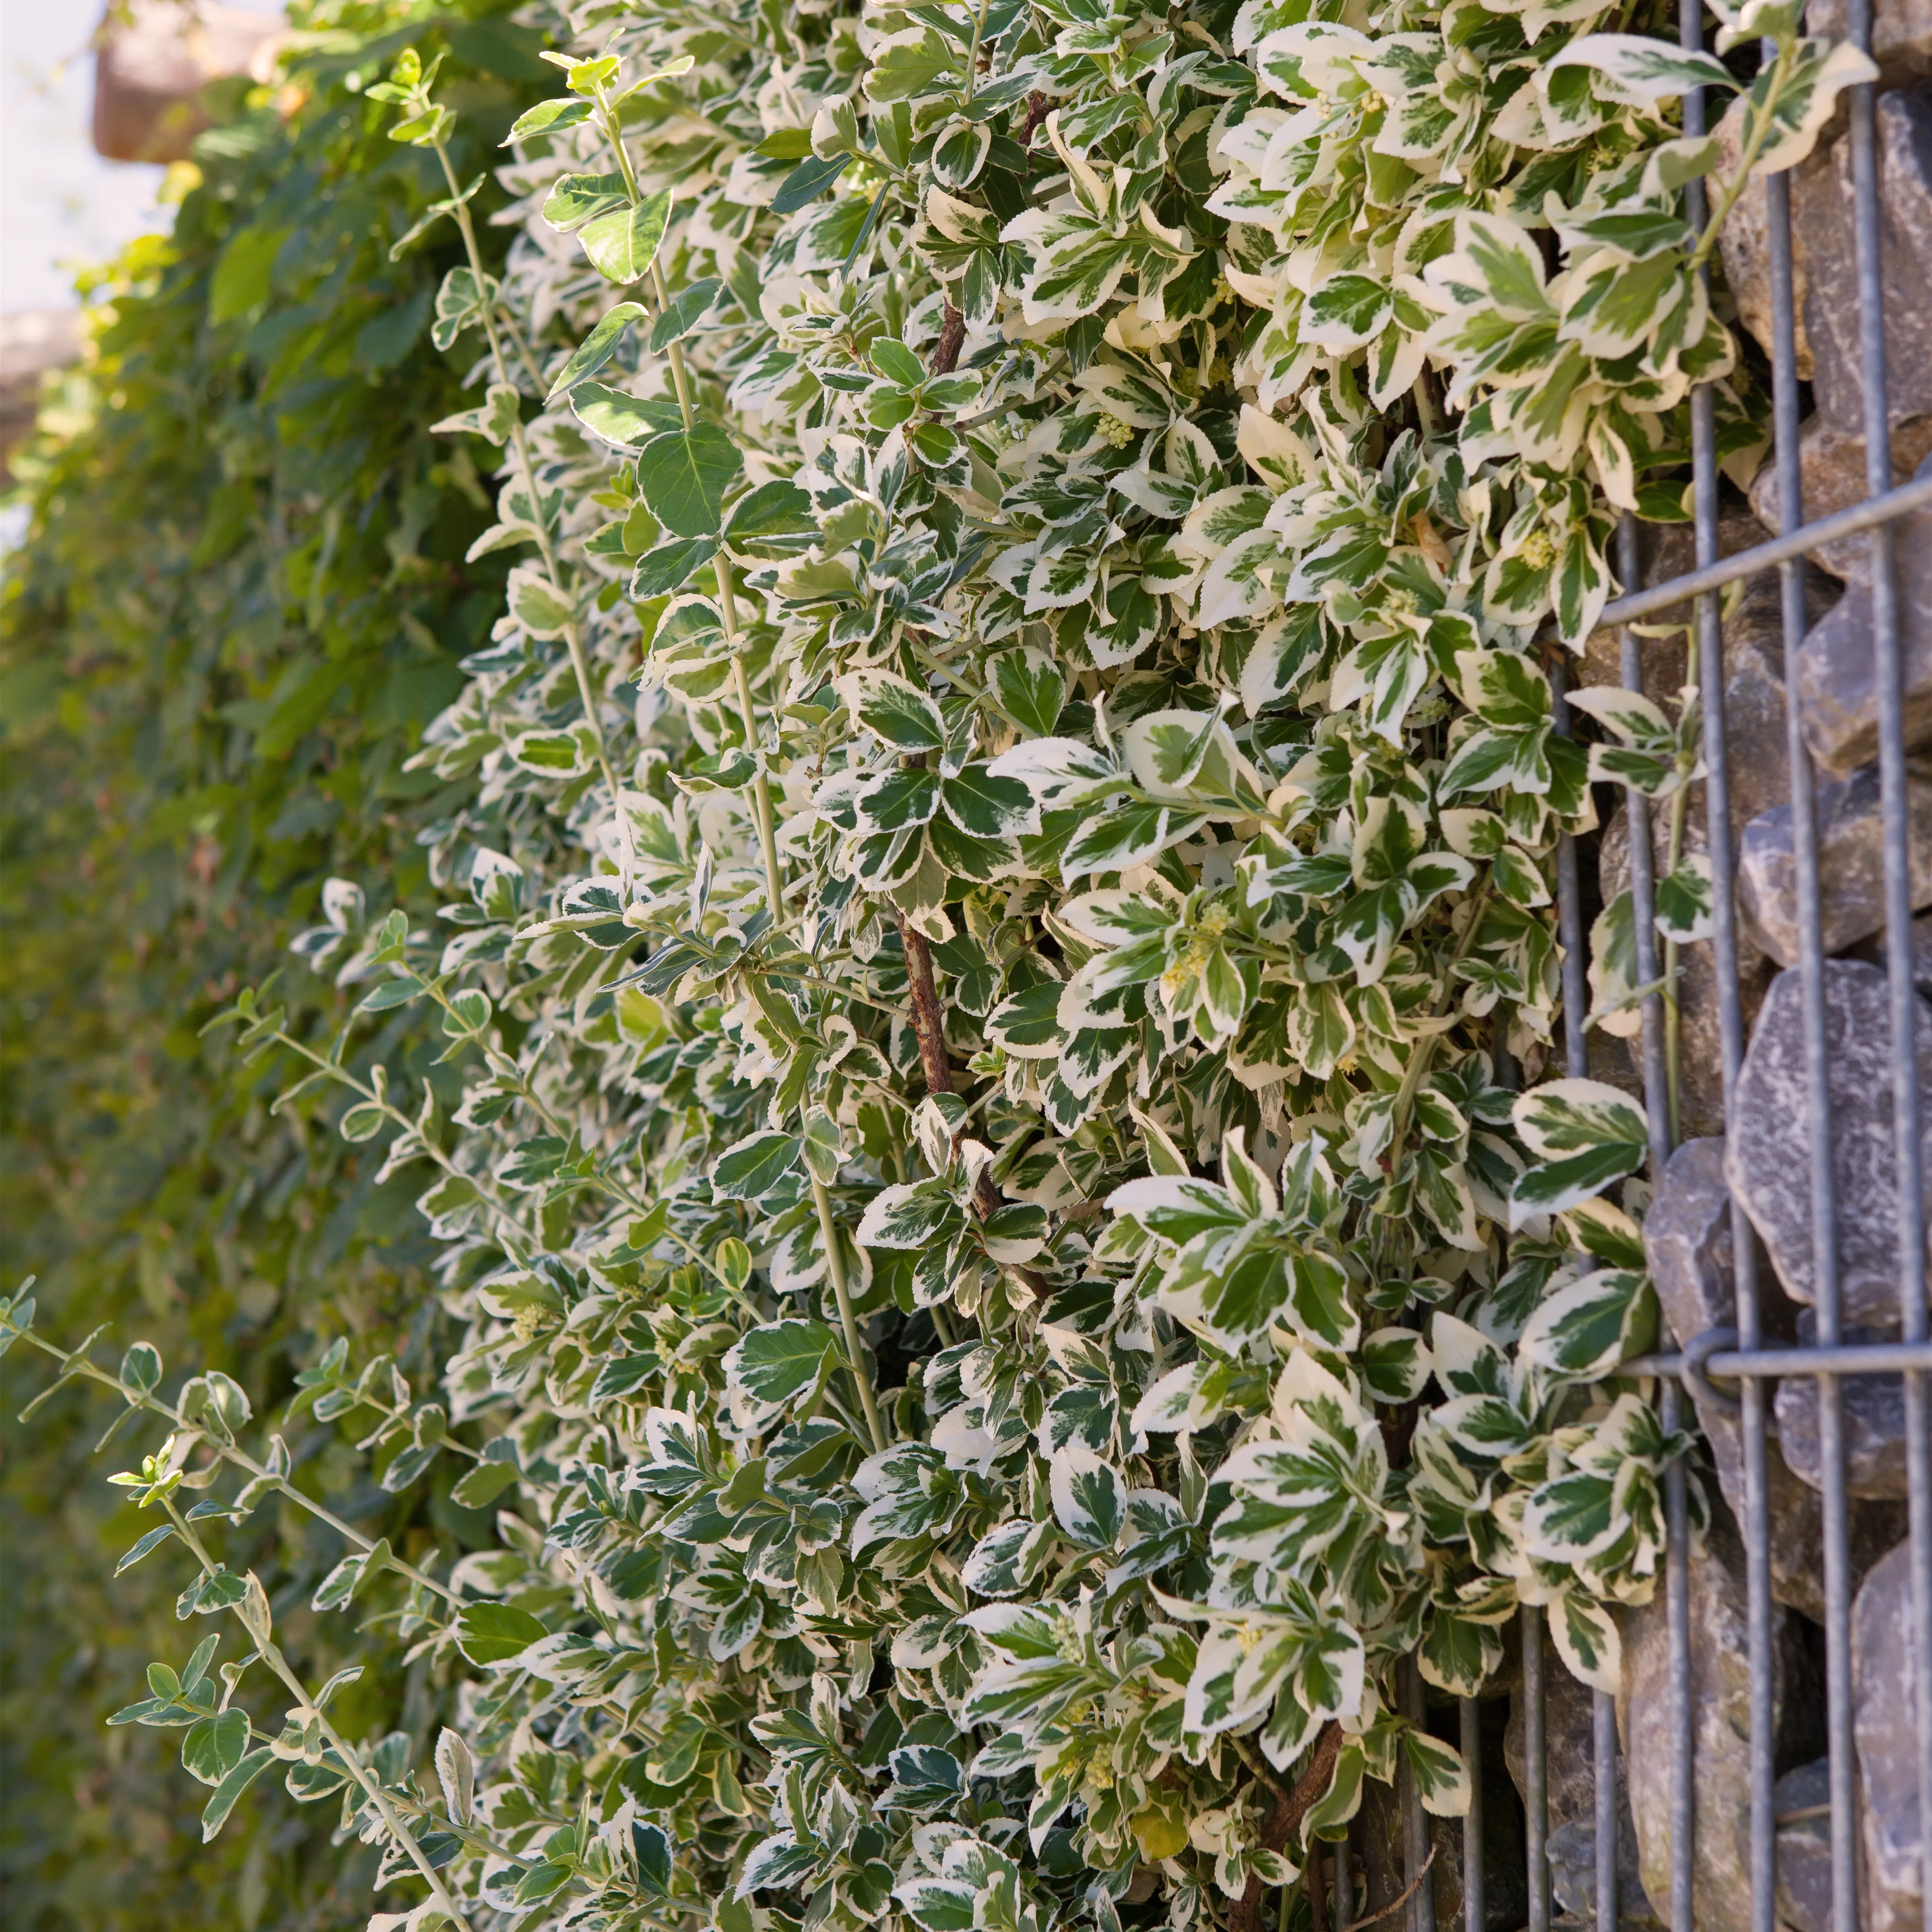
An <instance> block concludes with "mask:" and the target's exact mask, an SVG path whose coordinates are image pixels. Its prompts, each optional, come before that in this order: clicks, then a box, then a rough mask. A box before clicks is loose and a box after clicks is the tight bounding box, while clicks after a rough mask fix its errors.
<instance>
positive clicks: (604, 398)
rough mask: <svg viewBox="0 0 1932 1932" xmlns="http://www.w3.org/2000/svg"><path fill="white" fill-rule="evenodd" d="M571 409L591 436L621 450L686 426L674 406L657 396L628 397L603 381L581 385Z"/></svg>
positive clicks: (575, 389)
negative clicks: (614, 445) (613, 444)
mask: <svg viewBox="0 0 1932 1932" xmlns="http://www.w3.org/2000/svg"><path fill="white" fill-rule="evenodd" d="M570 407H571V413H572V414H573V415H574V416H575V417H576V418H577V421H578V422H580V423H581V424H582V425H583V427H584V428H586V429H587V430H589V431H590V432H591V434H592V435H594V436H599V437H602V438H603V439H604V441H605V442H606V443H615V444H616V446H618V448H619V449H635V448H636V447H637V446H638V445H639V444H640V443H648V442H649V440H650V439H651V438H652V437H654V436H662V435H664V434H666V433H667V432H670V431H678V430H681V429H682V428H683V427H684V418H683V417H682V415H680V414H679V410H678V407H677V405H676V404H675V403H670V402H666V401H664V400H662V398H658V397H655V396H632V395H626V394H625V392H624V391H623V390H622V389H607V388H606V387H605V386H604V384H603V383H579V384H578V385H577V386H576V387H575V388H574V389H572V390H571V392H570Z"/></svg>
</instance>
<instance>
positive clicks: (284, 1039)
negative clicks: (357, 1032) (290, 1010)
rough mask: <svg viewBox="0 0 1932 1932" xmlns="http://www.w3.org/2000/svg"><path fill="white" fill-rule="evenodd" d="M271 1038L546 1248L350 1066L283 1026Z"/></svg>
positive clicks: (520, 1230) (494, 1197) (494, 1196)
mask: <svg viewBox="0 0 1932 1932" xmlns="http://www.w3.org/2000/svg"><path fill="white" fill-rule="evenodd" d="M271 1037H272V1038H273V1039H274V1040H276V1041H277V1042H278V1043H279V1044H281V1046H286V1047H287V1048H288V1049H289V1050H290V1052H293V1053H298V1054H300V1055H301V1056H302V1058H303V1059H305V1060H306V1061H308V1062H309V1063H310V1064H311V1065H312V1066H314V1067H316V1068H317V1069H318V1070H320V1071H321V1072H323V1073H326V1074H328V1075H329V1077H330V1078H331V1079H335V1080H338V1081H340V1082H341V1083H342V1085H344V1086H345V1087H347V1088H349V1090H350V1091H351V1092H352V1093H356V1094H361V1095H362V1097H363V1098H364V1099H365V1100H366V1101H367V1102H368V1103H369V1105H370V1106H372V1107H375V1108H377V1109H380V1111H381V1112H382V1114H383V1118H385V1119H386V1120H390V1121H395V1123H396V1124H397V1125H398V1127H401V1128H402V1130H404V1133H409V1134H413V1135H414V1136H416V1142H417V1144H418V1145H419V1146H420V1147H421V1148H422V1151H423V1154H424V1157H425V1159H426V1160H432V1161H434V1163H436V1165H437V1166H438V1167H440V1168H441V1169H443V1172H445V1173H446V1174H452V1175H457V1176H458V1177H460V1178H461V1179H463V1180H464V1181H468V1182H469V1184H470V1186H471V1187H473V1188H475V1190H476V1193H477V1198H478V1199H479V1200H481V1202H483V1203H484V1205H486V1206H487V1207H489V1208H492V1209H493V1210H494V1211H496V1213H497V1214H499V1215H500V1216H501V1217H502V1218H503V1220H505V1221H507V1222H508V1223H509V1224H510V1226H511V1227H513V1228H514V1229H516V1231H517V1233H518V1234H520V1235H522V1236H523V1238H524V1239H525V1240H526V1241H530V1242H532V1243H534V1244H535V1245H536V1246H537V1247H542V1246H543V1245H544V1243H543V1241H542V1238H541V1237H540V1236H539V1235H536V1234H535V1233H533V1232H532V1231H531V1230H530V1229H528V1228H526V1227H525V1226H523V1223H522V1222H521V1221H520V1220H518V1219H517V1217H516V1215H515V1214H514V1213H512V1212H511V1210H510V1209H509V1208H507V1207H505V1205H504V1204H503V1203H502V1201H500V1200H499V1199H498V1198H497V1197H496V1195H494V1194H493V1193H491V1192H490V1190H489V1189H488V1188H487V1187H484V1184H482V1182H481V1181H479V1180H478V1179H477V1178H476V1176H475V1175H473V1174H468V1173H466V1172H464V1171H463V1169H461V1168H460V1167H458V1166H457V1164H456V1163H455V1161H453V1160H451V1159H450V1157H449V1155H448V1154H445V1153H444V1152H443V1149H442V1148H440V1147H438V1146H437V1144H436V1143H435V1142H434V1141H433V1140H431V1139H429V1138H428V1136H426V1135H425V1134H424V1133H422V1131H421V1130H419V1128H418V1127H417V1126H416V1123H415V1121H413V1120H411V1119H410V1117H409V1115H407V1114H406V1113H404V1112H403V1110H402V1109H401V1108H400V1107H397V1106H392V1105H391V1104H390V1103H389V1101H388V1100H386V1099H384V1098H383V1096H382V1095H381V1094H379V1093H377V1091H376V1090H375V1088H374V1087H371V1086H368V1085H365V1083H364V1082H362V1081H360V1080H359V1079H356V1076H355V1075H354V1074H353V1073H350V1071H349V1070H348V1069H347V1067H341V1066H338V1064H336V1063H335V1061H332V1060H325V1059H324V1058H323V1057H322V1055H320V1054H319V1053H317V1052H316V1050H315V1049H314V1048H313V1047H311V1046H305V1045H304V1044H303V1043H302V1042H301V1041H300V1040H297V1039H296V1038H295V1037H293V1035H292V1034H287V1033H284V1032H283V1031H282V1030H281V1028H279V1027H278V1028H276V1030H275V1033H274V1034H273V1035H272V1036H271Z"/></svg>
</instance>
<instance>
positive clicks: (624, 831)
mask: <svg viewBox="0 0 1932 1932" xmlns="http://www.w3.org/2000/svg"><path fill="white" fill-rule="evenodd" d="M619 146H620V151H621V143H620V144H619ZM436 157H437V160H439V161H440V162H441V163H443V176H444V178H445V179H446V180H447V181H448V182H449V191H450V193H452V195H454V194H455V193H457V192H458V188H457V185H456V171H455V169H454V168H453V167H452V166H450V161H449V148H447V147H446V146H445V145H443V142H440V141H438V142H437V143H436ZM456 222H457V226H458V228H459V229H460V230H461V231H462V234H463V249H464V251H465V253H466V254H467V255H468V257H469V272H470V273H471V274H472V275H474V276H475V278H476V290H477V293H478V296H480V297H481V298H482V299H483V305H482V308H483V332H484V336H485V337H486V338H487V340H488V341H489V344H490V359H491V360H492V361H493V362H494V363H495V364H496V374H497V376H498V377H499V380H502V381H503V382H505V383H507V382H508V381H509V380H510V374H509V362H508V358H507V357H506V356H505V355H504V353H503V344H502V336H501V335H500V334H499V332H498V329H497V326H496V314H495V311H494V310H493V308H492V306H491V305H490V301H489V299H488V297H487V284H488V278H487V275H486V274H485V272H484V267H483V251H482V250H481V248H478V245H477V242H476V227H475V223H473V222H472V220H470V219H469V206H468V205H467V204H466V203H464V204H463V205H459V206H458V208H457V211H456ZM517 349H518V351H519V353H520V357H521V359H522V362H523V366H524V368H525V369H526V371H528V373H529V376H530V378H531V380H532V382H534V383H535V384H536V387H537V395H538V399H539V401H541V398H542V395H543V379H542V378H541V377H540V376H538V374H537V373H536V368H535V364H534V362H532V359H531V357H530V354H529V350H528V349H527V348H526V347H525V346H524V344H523V340H522V338H521V337H520V336H519V337H518V338H517ZM510 440H511V442H512V443H514V445H515V446H516V451H517V464H518V466H520V468H521V469H522V471H523V487H524V488H525V489H526V490H528V491H529V495H530V518H531V527H532V529H535V532H536V533H537V549H538V552H539V553H541V556H542V558H543V564H544V571H545V572H546V573H547V574H548V576H549V577H550V581H551V582H552V583H553V584H555V585H556V588H557V590H558V592H559V594H560V595H562V597H563V598H564V599H565V601H566V602H567V603H568V605H569V607H570V612H571V614H570V616H569V617H568V619H567V620H566V621H565V624H564V627H563V641H564V644H565V648H566V649H568V651H569V652H570V667H571V670H572V671H573V672H574V673H575V675H576V678H577V700H578V702H579V703H581V704H582V706H583V715H584V718H585V721H586V722H587V723H588V724H589V727H590V735H591V738H592V741H593V742H595V745H596V748H597V763H598V768H599V769H600V770H601V772H602V773H603V778H604V784H605V785H606V786H607V787H608V788H609V790H610V808H611V809H612V810H613V811H615V812H616V814H617V832H618V836H619V838H620V839H621V840H622V844H623V847H624V875H625V882H626V883H627V884H628V881H629V880H630V878H631V876H632V875H633V874H635V872H636V871H637V841H636V837H635V835H634V833H633V832H632V831H631V814H630V813H629V812H628V811H627V810H626V809H625V805H624V794H623V793H622V791H621V790H619V788H618V784H617V774H616V769H615V768H614V767H613V766H612V764H611V763H610V748H609V746H608V745H607V744H606V743H605V742H604V724H603V721H602V719H601V718H600V717H599V716H598V706H597V697H596V694H595V691H594V690H593V689H592V685H591V682H590V663H589V658H587V657H586V655H585V652H584V649H583V627H582V626H581V625H580V624H579V623H578V622H577V598H576V595H575V593H574V591H573V590H572V589H571V585H570V583H569V580H568V577H567V576H566V574H565V571H564V570H563V568H562V565H561V563H560V562H559V560H558V558H557V554H556V546H555V544H553V543H552V541H550V524H549V521H548V519H547V518H546V517H545V516H544V511H543V502H542V496H541V491H540V490H538V487H537V477H536V469H535V465H534V464H533V463H532V462H531V460H530V446H529V437H527V436H526V435H525V434H524V432H523V412H522V410H521V409H520V408H519V410H517V414H516V416H515V418H514V420H513V421H512V422H511V426H510Z"/></svg>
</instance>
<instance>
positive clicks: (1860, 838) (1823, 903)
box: [1738, 760, 1932, 966]
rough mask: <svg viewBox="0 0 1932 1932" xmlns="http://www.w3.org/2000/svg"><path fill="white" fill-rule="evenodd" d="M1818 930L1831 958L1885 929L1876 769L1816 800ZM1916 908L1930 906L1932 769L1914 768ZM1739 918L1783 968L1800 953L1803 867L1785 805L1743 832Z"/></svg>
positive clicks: (1826, 786)
mask: <svg viewBox="0 0 1932 1932" xmlns="http://www.w3.org/2000/svg"><path fill="white" fill-rule="evenodd" d="M1816 796H1817V823H1818V889H1819V915H1820V916H1819V928H1820V932H1821V933H1822V935H1823V941H1824V948H1825V950H1826V952H1827V953H1842V952H1843V951H1844V950H1845V949H1846V947H1849V946H1852V945H1855V944H1856V943H1857V942H1858V941H1859V940H1861V939H1863V938H1865V937H1866V935H1867V934H1870V933H1874V932H1879V930H1880V929H1882V927H1883V926H1884V924H1885V843H1884V832H1883V824H1882V818H1881V816H1880V805H1881V802H1882V801H1881V796H1880V790H1879V776H1878V767H1877V766H1876V765H1867V766H1865V767H1864V769H1863V770H1861V771H1858V772H1853V773H1852V775H1851V776H1850V777H1849V778H1841V779H1826V780H1825V781H1823V782H1822V783H1820V784H1819V786H1818V787H1817V793H1816ZM1906 803H1907V816H1908V818H1909V824H1910V847H1909V850H1910V853H1911V860H1912V863H1911V874H1912V904H1913V905H1914V906H1915V907H1918V906H1923V905H1932V765H1928V764H1927V763H1924V762H1923V761H1920V760H1914V761H1913V769H1912V774H1911V779H1910V782H1909V785H1908V786H1907V788H1906ZM1738 910H1739V913H1741V914H1742V916H1743V920H1744V926H1745V931H1746V932H1748V934H1749V935H1750V936H1751V942H1752V944H1754V945H1755V946H1757V947H1758V948H1759V949H1760V950H1761V951H1763V952H1764V953H1769V955H1770V956H1771V957H1772V959H1775V960H1776V961H1777V962H1778V964H1779V965H1781V966H1795V965H1797V963H1798V961H1799V953H1800V950H1801V949H1800V943H1799V932H1800V927H1799V916H1798V859H1797V853H1796V850H1795V849H1794V847H1793V841H1792V829H1791V807H1790V804H1789V803H1788V802H1787V803H1786V804H1784V805H1774V806H1772V808H1771V810H1770V811H1765V812H1760V814H1758V816H1757V817H1755V818H1754V819H1753V820H1751V823H1749V824H1748V825H1747V826H1745V831H1744V837H1743V839H1742V841H1740V844H1739V851H1738Z"/></svg>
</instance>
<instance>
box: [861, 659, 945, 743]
mask: <svg viewBox="0 0 1932 1932" xmlns="http://www.w3.org/2000/svg"><path fill="white" fill-rule="evenodd" d="M835 688H836V689H837V691H838V695H839V697H840V698H841V700H842V701H843V702H844V704H845V705H846V706H847V708H848V709H850V711H851V712H852V713H853V715H854V716H855V717H856V718H857V719H858V721H859V723H860V724H863V725H864V726H865V728H866V729H867V730H869V731H874V732H876V733H877V734H878V736H880V737H881V738H883V739H884V740H885V741H886V743H887V744H889V745H896V746H897V747H898V748H899V749H900V750H901V751H938V749H939V748H941V746H942V745H944V743H945V742H946V721H945V720H944V718H942V717H941V715H939V706H938V705H937V704H936V703H934V701H933V700H932V696H931V694H929V692H926V691H922V690H920V689H919V687H918V686H917V685H914V684H911V683H909V682H907V680H906V679H904V678H902V677H899V676H895V675H894V674H893V673H892V672H890V671H882V670H857V671H849V672H847V673H846V675H845V676H843V677H841V678H840V679H838V680H837V682H836V685H835Z"/></svg>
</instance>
